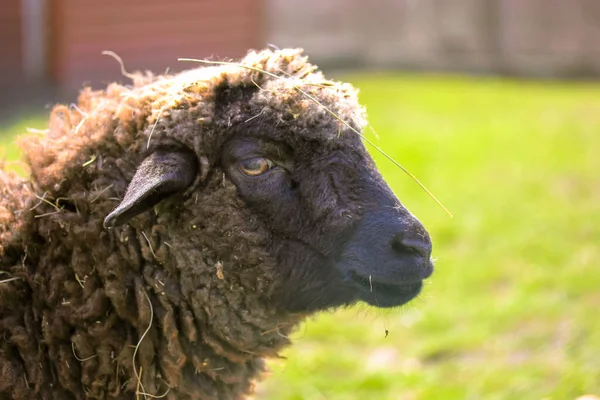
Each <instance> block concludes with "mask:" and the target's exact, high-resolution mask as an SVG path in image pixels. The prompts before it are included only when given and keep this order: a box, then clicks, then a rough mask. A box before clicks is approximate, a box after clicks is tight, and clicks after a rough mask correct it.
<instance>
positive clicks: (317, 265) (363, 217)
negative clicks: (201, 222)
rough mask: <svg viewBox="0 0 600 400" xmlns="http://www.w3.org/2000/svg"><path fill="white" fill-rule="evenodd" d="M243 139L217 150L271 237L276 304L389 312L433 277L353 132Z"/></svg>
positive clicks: (422, 249) (419, 243) (418, 236)
mask: <svg viewBox="0 0 600 400" xmlns="http://www.w3.org/2000/svg"><path fill="white" fill-rule="evenodd" d="M247 133H248V132H245V134H239V135H236V136H235V137H234V138H233V139H232V140H231V141H229V142H228V143H227V144H226V145H225V146H224V148H223V152H222V160H221V163H222V168H223V169H224V171H226V174H227V176H228V178H229V179H230V180H231V181H232V182H233V183H234V184H235V185H236V186H237V189H238V192H239V195H240V196H241V197H242V198H243V199H244V200H245V202H246V203H247V205H248V207H249V208H250V210H251V212H252V213H253V214H254V215H256V216H257V218H258V219H260V220H261V221H262V222H263V224H264V225H265V226H266V227H267V228H268V229H269V230H270V231H271V232H272V243H271V245H270V248H269V250H268V251H269V253H271V254H272V255H273V257H275V258H276V265H277V268H278V270H277V271H276V274H277V275H279V276H280V277H281V278H280V279H278V280H277V281H278V282H280V284H281V286H280V287H278V288H277V289H276V291H275V296H274V298H275V299H276V300H277V301H278V302H279V304H280V306H282V307H283V308H285V309H287V310H290V311H314V310H319V309H325V308H329V307H334V306H339V305H344V304H351V303H353V302H356V301H359V300H362V301H365V302H367V303H369V304H371V305H374V306H378V307H393V306H398V305H401V304H404V303H406V302H408V301H409V300H411V299H412V298H414V297H415V296H417V295H418V294H419V292H420V291H421V287H422V281H423V279H425V278H427V277H429V276H430V275H431V273H432V271H433V264H432V262H431V259H430V256H431V240H430V238H429V235H428V234H427V232H426V230H425V229H424V228H423V226H422V225H421V223H420V222H419V221H418V220H417V219H416V218H415V217H414V216H413V215H411V214H410V213H409V212H408V211H407V210H406V209H405V208H404V207H403V206H402V205H401V204H400V202H399V201H398V199H397V198H396V197H395V196H394V195H393V193H392V192H391V190H390V189H389V188H388V186H387V185H386V184H385V182H384V181H383V179H382V178H381V176H380V174H379V172H378V171H377V169H376V168H375V166H374V164H373V161H372V159H371V158H370V156H369V155H368V154H367V152H366V151H365V149H364V147H363V145H362V143H361V142H360V140H359V139H358V138H357V137H356V135H355V134H353V133H347V134H346V135H348V137H345V138H340V139H339V140H333V141H330V142H328V143H327V144H324V143H323V142H319V141H310V140H301V139H300V140H298V139H296V140H293V139H292V140H290V139H288V140H284V141H276V140H272V136H273V135H270V136H269V137H268V138H265V137H261V136H260V135H256V136H254V135H252V134H250V135H248V134H247ZM350 135H353V137H351V136H350ZM281 137H282V138H283V137H285V135H283V136H281Z"/></svg>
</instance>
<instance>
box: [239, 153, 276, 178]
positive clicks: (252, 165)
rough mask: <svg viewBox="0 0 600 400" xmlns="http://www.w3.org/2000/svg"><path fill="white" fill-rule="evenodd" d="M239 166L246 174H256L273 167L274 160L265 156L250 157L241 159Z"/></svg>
mask: <svg viewBox="0 0 600 400" xmlns="http://www.w3.org/2000/svg"><path fill="white" fill-rule="evenodd" d="M239 168H240V171H242V172H243V173H244V174H246V175H249V176H256V175H260V174H262V173H265V172H267V171H268V170H270V169H271V168H273V162H272V161H271V160H269V159H267V158H263V157H254V158H248V159H246V160H242V161H240V163H239Z"/></svg>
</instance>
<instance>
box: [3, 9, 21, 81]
mask: <svg viewBox="0 0 600 400" xmlns="http://www.w3.org/2000/svg"><path fill="white" fill-rule="evenodd" d="M0 8H1V10H0V87H2V86H5V85H9V84H18V82H20V81H22V79H23V65H22V64H23V54H22V35H21V1H20V0H2V5H1V7H0Z"/></svg>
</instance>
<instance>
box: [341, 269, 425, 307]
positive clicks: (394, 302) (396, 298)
mask: <svg viewBox="0 0 600 400" xmlns="http://www.w3.org/2000/svg"><path fill="white" fill-rule="evenodd" d="M349 277H350V279H351V280H352V282H353V283H354V284H355V285H356V286H357V287H358V290H359V299H360V300H362V301H365V302H367V303H369V304H370V305H373V306H376V307H396V306H400V305H402V304H405V303H407V302H409V301H410V300H412V299H413V298H415V297H416V296H417V295H418V294H419V293H420V292H421V289H422V288H423V282H422V281H417V282H406V283H384V282H377V281H375V280H373V279H372V278H371V277H364V276H360V275H358V274H357V273H355V272H352V273H350V274H349Z"/></svg>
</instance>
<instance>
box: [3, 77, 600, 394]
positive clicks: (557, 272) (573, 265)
mask: <svg viewBox="0 0 600 400" xmlns="http://www.w3.org/2000/svg"><path fill="white" fill-rule="evenodd" d="M348 79H349V80H350V81H352V82H353V83H354V84H355V85H356V86H358V87H359V88H360V89H361V100H362V102H363V103H364V104H366V105H367V108H368V112H369V117H370V118H369V120H370V123H371V124H372V125H373V127H374V128H375V129H376V131H377V134H378V136H379V139H375V138H374V135H373V134H372V133H371V131H369V130H367V134H368V135H369V136H370V138H372V139H374V140H375V141H376V143H377V144H378V145H379V146H380V147H382V148H383V149H385V150H386V151H387V152H388V153H389V154H390V155H391V156H393V157H394V158H395V159H396V160H397V161H399V162H400V163H401V164H403V165H404V166H405V167H407V168H408V169H409V170H410V171H411V172H412V173H414V174H415V175H416V176H417V177H419V179H421V181H422V182H423V183H425V184H426V185H427V186H428V188H429V189H430V190H431V191H433V192H434V193H435V195H436V196H437V197H438V198H439V199H440V200H441V201H442V202H443V203H444V204H445V205H446V206H447V207H448V208H449V209H450V210H451V211H452V212H453V213H454V218H452V219H451V218H449V217H448V216H447V215H446V214H445V213H444V212H443V211H442V210H441V209H440V208H439V207H438V206H437V205H436V204H435V203H434V202H433V201H432V200H431V199H430V198H428V197H427V195H426V194H425V193H424V192H423V191H422V190H421V189H419V187H418V186H417V185H416V184H415V183H414V182H412V181H411V180H410V179H409V178H408V177H407V176H406V175H404V174H403V173H402V172H401V171H399V170H398V169H397V168H396V167H394V166H393V165H392V164H391V163H390V162H389V161H387V160H385V159H384V158H383V157H382V156H381V155H379V154H374V156H375V158H376V159H377V161H378V165H379V167H380V169H381V170H382V173H383V175H384V176H385V177H386V179H387V180H388V182H389V183H390V185H391V186H392V188H393V189H394V191H395V192H396V194H397V195H398V196H399V197H400V199H401V200H402V202H403V203H404V204H405V205H406V206H407V207H408V208H409V209H410V210H411V211H412V212H413V213H414V214H415V215H416V216H417V217H418V218H419V219H420V220H421V221H422V222H423V223H424V224H425V226H426V227H427V228H428V230H429V231H430V233H431V235H432V238H433V241H434V257H435V258H436V259H437V262H436V271H435V273H434V275H433V277H432V278H431V280H430V283H429V284H428V285H427V287H426V288H425V291H424V293H423V295H422V296H421V297H420V298H418V299H417V300H416V301H413V302H412V303H410V304H409V305H406V306H404V307H401V308H399V309H396V310H391V311H383V312H382V311H379V310H376V309H374V308H370V307H367V306H364V305H358V306H356V307H353V308H350V309H346V310H340V311H337V312H331V313H323V314H320V315H318V316H316V317H315V318H312V319H310V320H309V321H307V322H306V323H305V324H303V325H302V326H301V327H300V328H299V330H298V331H297V332H296V333H294V335H293V338H294V345H293V346H292V347H291V348H290V349H288V350H286V351H285V352H284V354H283V355H284V356H285V357H286V358H287V360H275V361H273V362H271V363H270V366H271V369H272V374H271V376H270V378H269V379H267V380H266V381H265V382H264V383H261V384H260V385H259V388H258V390H259V392H258V395H257V396H256V397H257V398H261V399H262V398H264V399H272V400H275V399H277V400H300V399H306V400H309V399H310V400H323V399H329V400H333V399H335V400H342V399H348V400H350V399H352V400H354V399H384V400H387V399H394V400H395V399H398V400H399V399H406V400H408V399H556V400H558V399H574V398H577V397H579V396H582V395H584V394H596V395H600V262H599V261H598V260H599V259H600V176H599V173H600V132H599V128H600V85H593V84H583V83H578V84H575V83H533V82H519V81H510V80H501V79H491V78H488V79H486V78H479V79H475V78H460V77H436V76H429V77H425V76H418V77H417V76H410V75H391V74H384V75H372V74H369V75H367V74H364V75H354V76H351V77H348ZM25 125H28V126H33V127H35V128H42V129H43V128H44V123H43V120H40V119H39V117H33V119H31V120H27V119H24V120H23V121H20V122H19V123H17V124H15V125H11V126H4V127H0V147H7V148H8V150H7V151H6V154H7V156H8V158H9V159H15V158H16V157H17V154H16V151H15V150H14V147H12V146H11V140H12V138H13V137H14V135H15V134H16V133H22V132H23V131H24V126H25ZM0 154H1V152H0ZM386 331H387V337H386Z"/></svg>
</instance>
